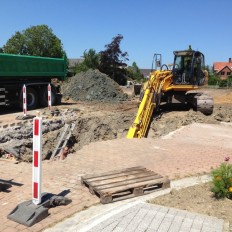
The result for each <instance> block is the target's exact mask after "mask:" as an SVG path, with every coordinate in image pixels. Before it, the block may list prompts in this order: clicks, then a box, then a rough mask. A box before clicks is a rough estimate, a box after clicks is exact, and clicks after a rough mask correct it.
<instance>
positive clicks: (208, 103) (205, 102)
mask: <svg viewBox="0 0 232 232" xmlns="http://www.w3.org/2000/svg"><path fill="white" fill-rule="evenodd" d="M194 99H195V101H194V103H195V108H196V110H197V111H200V112H201V113H203V114H205V115H210V114H212V113H213V98H212V97H211V96H209V95H207V94H200V95H198V94H197V95H195V97H194Z"/></svg>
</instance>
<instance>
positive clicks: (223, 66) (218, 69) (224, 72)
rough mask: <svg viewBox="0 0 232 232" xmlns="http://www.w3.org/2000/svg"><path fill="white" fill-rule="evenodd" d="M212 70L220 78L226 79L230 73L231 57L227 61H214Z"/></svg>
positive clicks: (231, 66)
mask: <svg viewBox="0 0 232 232" xmlns="http://www.w3.org/2000/svg"><path fill="white" fill-rule="evenodd" d="M213 71H214V72H215V73H216V74H218V76H219V77H220V79H222V80H226V79H227V78H228V76H230V75H232V59H231V58H229V61H228V62H214V63H213Z"/></svg>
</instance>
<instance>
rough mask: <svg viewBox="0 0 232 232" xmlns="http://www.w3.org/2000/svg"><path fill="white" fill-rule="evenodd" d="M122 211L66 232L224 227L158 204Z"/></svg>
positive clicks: (206, 231)
mask: <svg viewBox="0 0 232 232" xmlns="http://www.w3.org/2000/svg"><path fill="white" fill-rule="evenodd" d="M125 208H126V207H124V209H123V210H122V211H121V212H117V213H114V212H112V213H108V215H105V216H104V217H102V218H97V219H96V220H94V221H93V222H91V223H90V224H89V225H86V226H84V227H83V228H81V229H80V230H75V229H73V230H68V231H79V232H99V231H101V232H125V231H126V232H145V231H146V232H222V231H223V227H224V221H223V220H222V219H217V218H215V217H209V216H206V215H201V214H194V213H190V212H187V211H184V210H179V209H174V208H168V207H164V206H159V205H153V204H148V203H138V204H135V205H132V206H129V207H127V208H126V209H125ZM63 229H64V228H63ZM67 229H68V228H67ZM58 231H59V230H57V232H58ZM60 231H61V230H60Z"/></svg>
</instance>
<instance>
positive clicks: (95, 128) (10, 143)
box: [0, 104, 232, 162]
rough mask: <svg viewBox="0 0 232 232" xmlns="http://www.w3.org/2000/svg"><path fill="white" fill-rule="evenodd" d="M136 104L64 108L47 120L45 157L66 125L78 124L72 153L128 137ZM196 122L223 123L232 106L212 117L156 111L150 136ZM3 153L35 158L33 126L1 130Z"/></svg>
mask: <svg viewBox="0 0 232 232" xmlns="http://www.w3.org/2000/svg"><path fill="white" fill-rule="evenodd" d="M135 113H136V107H135V108H134V109H133V111H131V110H130V111H125V110H124V109H122V110H116V111H108V112H107V111H104V112H103V113H99V111H98V112H97V113H95V112H89V113H82V112H80V111H76V110H72V109H69V110H60V111H59V115H58V116H54V117H50V118H47V119H45V120H43V139H42V143H43V159H49V158H50V156H51V154H52V152H53V150H54V149H55V147H56V145H57V142H58V140H59V138H60V136H61V134H62V132H63V129H64V125H65V124H67V123H69V124H70V123H75V124H76V126H75V128H74V130H73V133H72V136H71V137H70V139H69V141H68V147H69V148H70V152H71V153H74V152H78V150H80V149H81V148H82V147H83V146H85V145H88V144H89V143H92V142H97V141H102V140H112V139H117V138H123V137H126V134H127V131H128V129H129V127H130V125H131V123H132V122H133V120H134V116H135ZM194 122H198V123H211V124H215V123H220V122H226V123H231V122H232V106H231V105H228V104H224V105H217V106H215V108H214V113H213V114H212V115H211V116H205V115H203V114H202V113H200V112H195V111H193V110H186V111H185V110H183V109H182V110H181V111H180V110H173V109H170V111H168V110H167V109H165V110H164V109H163V110H161V112H159V113H158V114H155V115H154V117H153V119H152V122H151V126H150V130H149V134H148V137H153V138H155V137H160V136H163V135H166V134H168V133H169V132H171V131H174V130H176V129H178V128H180V127H181V126H185V125H188V124H191V123H194ZM0 143H1V150H0V156H3V157H4V155H5V154H6V152H5V149H6V150H8V151H9V149H10V151H13V152H14V153H15V154H16V158H17V159H18V160H20V161H24V162H31V161H32V125H31V123H28V124H26V123H25V124H24V125H22V126H13V127H9V128H4V129H2V130H1V135H0Z"/></svg>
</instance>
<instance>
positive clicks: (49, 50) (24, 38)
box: [3, 25, 66, 58]
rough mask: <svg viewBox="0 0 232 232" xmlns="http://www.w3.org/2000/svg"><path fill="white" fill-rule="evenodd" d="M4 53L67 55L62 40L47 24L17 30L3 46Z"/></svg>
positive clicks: (45, 55)
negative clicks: (20, 30)
mask: <svg viewBox="0 0 232 232" xmlns="http://www.w3.org/2000/svg"><path fill="white" fill-rule="evenodd" d="M3 51H4V53H11V54H20V55H32V56H44V57H57V58H59V57H63V56H66V54H65V51H64V49H63V45H62V43H61V40H60V39H59V38H58V37H57V36H56V35H55V34H54V33H53V31H52V29H51V28H49V27H48V26H47V25H38V26H32V27H29V28H27V29H26V30H23V31H22V32H19V31H17V32H16V33H15V35H13V36H12V37H11V38H10V39H9V40H8V41H7V43H6V44H5V45H4V46H3Z"/></svg>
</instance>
